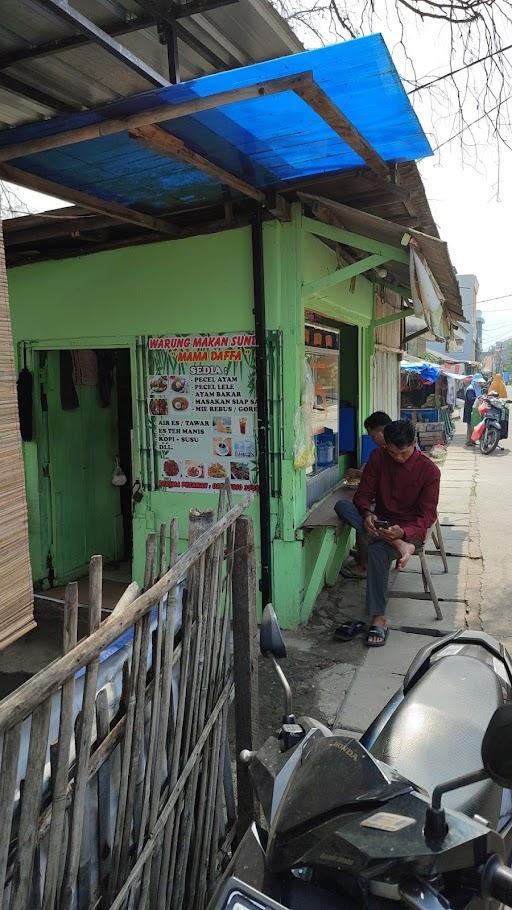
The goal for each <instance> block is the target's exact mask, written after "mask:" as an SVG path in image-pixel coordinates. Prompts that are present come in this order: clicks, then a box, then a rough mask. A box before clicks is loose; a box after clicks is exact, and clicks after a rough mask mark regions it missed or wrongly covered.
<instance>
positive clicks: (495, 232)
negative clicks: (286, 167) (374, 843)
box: [17, 0, 512, 346]
mask: <svg viewBox="0 0 512 910" xmlns="http://www.w3.org/2000/svg"><path fill="white" fill-rule="evenodd" d="M291 2H292V3H294V4H295V5H298V4H300V3H305V2H306V3H307V2H308V0H291ZM338 2H340V0H338ZM358 2H359V0H352V6H353V7H354V8H355V7H357V4H358ZM390 2H391V0H387V6H386V10H387V12H386V18H385V19H383V20H381V21H379V20H378V19H377V20H376V21H375V22H374V27H373V31H374V32H375V31H382V33H383V34H384V38H385V40H386V43H387V45H388V48H389V50H390V52H391V55H392V57H393V60H394V63H395V65H396V67H397V69H398V71H399V73H400V75H401V76H402V77H404V78H405V79H407V78H411V76H412V75H413V73H412V67H413V66H414V72H415V75H416V77H417V79H418V81H419V82H420V83H423V82H424V81H429V80H430V79H432V78H433V77H435V76H436V75H442V74H444V73H446V72H447V71H448V70H449V69H450V68H451V66H450V44H449V30H448V27H447V25H446V24H445V23H442V24H439V23H436V22H432V21H428V20H425V21H424V22H421V21H420V20H419V19H417V18H416V17H414V18H413V19H411V20H410V22H412V24H410V25H409V28H408V31H407V39H406V50H404V47H403V46H402V44H401V43H400V31H399V29H398V27H397V24H396V22H395V21H393V18H392V15H391V13H390V9H391V7H389V3H390ZM308 5H309V4H308ZM376 6H377V7H378V4H376ZM382 7H384V4H382V6H381V8H382ZM319 31H320V32H321V35H322V40H320V39H318V38H317V37H315V36H314V35H313V34H312V33H311V31H310V30H308V29H299V30H298V35H299V37H300V38H301V39H302V40H303V42H304V44H305V46H306V47H308V48H310V47H315V46H319V45H320V44H321V43H327V44H328V43H333V42H334V41H335V40H339V39H338V38H336V36H335V35H333V34H331V33H330V32H329V26H328V24H326V23H323V22H322V20H319ZM500 39H501V44H502V46H505V45H507V44H509V43H510V44H512V24H508V23H506V22H505V23H504V24H503V32H502V34H500ZM479 55H480V54H478V56H479ZM504 58H505V59H506V61H507V63H510V65H511V73H512V51H509V52H508V55H504ZM464 75H465V74H464ZM471 77H472V79H474V81H475V83H477V84H482V80H483V79H485V73H484V71H483V67H482V66H481V65H477V66H475V67H472V68H471ZM461 78H462V77H461ZM404 84H405V87H406V89H410V87H411V86H410V84H409V83H407V82H405V83H404ZM460 84H461V83H460V81H459V85H460ZM511 84H512V79H511ZM511 94H512V89H511ZM411 101H412V103H413V106H414V109H415V110H416V113H417V114H418V116H419V119H420V122H421V124H422V126H423V129H424V130H425V132H426V134H427V136H428V138H429V140H430V142H431V145H432V146H433V147H434V148H435V147H436V146H437V145H440V144H441V143H442V144H443V145H442V148H441V149H439V150H438V151H436V152H435V153H434V154H433V156H432V157H430V158H427V159H425V160H424V161H423V162H420V163H419V167H420V172H421V175H422V178H423V180H424V183H425V188H426V192H427V197H428V199H429V202H430V206H431V209H432V212H433V215H434V219H435V221H436V223H437V225H438V228H439V231H440V234H441V237H442V238H443V239H444V240H446V242H447V243H448V246H449V250H450V254H451V258H452V262H453V264H454V266H455V268H456V270H457V272H458V273H459V274H474V275H476V276H477V278H478V282H479V288H480V289H479V304H478V305H479V308H480V309H481V310H482V312H483V315H484V318H485V324H484V346H489V345H492V344H494V343H495V342H497V341H500V340H504V339H505V338H508V337H512V250H511V249H510V247H511V237H512V230H511V223H512V128H506V130H505V132H507V131H508V134H509V137H508V138H510V147H508V146H507V145H506V144H505V143H500V145H499V146H498V145H497V143H496V140H495V138H494V137H493V136H492V135H489V130H488V127H487V126H486V125H485V122H484V123H480V124H477V125H476V126H475V127H474V128H473V129H471V130H470V131H465V132H464V134H463V138H464V139H465V140H467V141H466V143H465V146H464V148H463V149H462V148H461V144H460V139H454V140H452V141H450V140H451V137H452V136H453V135H454V134H455V133H457V131H458V130H459V129H460V123H459V122H458V121H457V117H456V112H457V102H456V96H455V92H454V90H453V89H452V88H451V85H450V83H449V82H441V83H440V84H439V86H438V87H437V88H436V89H433V90H425V91H421V92H415V93H414V94H413V95H412V96H411ZM464 112H465V116H466V120H467V121H473V120H475V119H477V118H478V117H480V116H481V113H482V109H481V108H480V107H479V106H478V104H476V103H475V102H474V100H473V99H471V98H466V100H465V102H464ZM511 113H512V111H511ZM505 119H506V118H505ZM506 138H507V137H506ZM17 193H18V196H19V197H20V198H22V199H23V201H24V202H26V203H27V205H28V207H29V208H30V210H31V211H44V210H45V209H47V208H51V207H55V206H57V205H62V203H60V202H56V201H55V200H51V199H50V198H49V197H42V196H41V195H40V194H38V193H33V192H31V191H28V190H19V189H17ZM505 295H508V296H505ZM496 297H499V298H503V299H500V300H489V298H496Z"/></svg>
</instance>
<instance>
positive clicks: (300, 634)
mask: <svg viewBox="0 0 512 910" xmlns="http://www.w3.org/2000/svg"><path fill="white" fill-rule="evenodd" d="M456 426H457V431H456V434H455V437H454V439H453V440H452V442H451V444H450V446H449V447H448V453H447V457H446V461H445V463H444V465H443V467H442V480H441V496H440V502H439V518H440V522H441V526H442V531H443V538H444V543H445V548H446V551H447V554H448V563H449V572H448V574H445V573H444V569H443V564H442V561H441V558H440V557H439V555H438V553H437V551H436V550H435V548H434V546H433V543H432V541H428V542H427V547H426V549H427V558H428V564H429V568H430V572H431V574H432V577H433V581H434V584H435V588H436V591H437V595H438V598H439V602H440V606H441V609H442V612H443V617H444V618H443V620H441V621H439V620H437V619H436V615H435V611H434V607H433V605H432V603H430V602H428V601H424V600H418V599H417V598H416V596H415V595H416V594H418V593H421V592H422V591H423V585H422V579H421V574H420V569H419V559H418V558H417V557H416V558H415V557H413V558H412V559H411V562H410V563H409V566H408V568H407V570H406V571H405V572H400V573H398V572H394V571H393V572H392V575H391V580H390V589H391V590H395V591H402V592H404V591H405V592H410V593H411V596H410V597H409V598H400V599H392V598H391V599H390V601H389V604H388V609H387V615H388V617H389V623H390V629H391V631H390V634H389V637H388V641H387V643H386V646H385V647H384V648H378V649H368V648H366V647H365V646H364V642H363V640H362V639H357V640H355V641H353V642H350V643H341V642H337V641H335V640H334V639H333V638H332V633H333V631H334V629H335V628H336V626H337V625H339V624H340V623H341V622H343V621H344V620H345V619H356V618H365V606H364V589H365V585H364V582H360V581H347V580H345V579H343V578H341V577H340V579H339V581H338V582H337V584H336V585H335V587H333V588H326V589H325V590H324V591H323V592H322V594H321V595H320V597H319V599H318V601H317V605H316V607H315V612H314V614H313V616H312V618H311V620H310V622H309V623H308V624H307V625H306V626H304V627H302V628H301V629H299V630H297V631H296V632H293V633H290V632H287V633H286V636H285V637H286V642H287V648H288V654H289V657H288V659H287V660H286V661H284V662H283V669H284V670H285V672H286V673H289V675H290V679H291V683H292V688H293V689H294V694H295V704H294V710H295V711H296V713H297V714H301V713H307V714H310V715H313V716H317V717H319V718H320V719H321V720H323V721H324V722H326V723H327V724H329V725H330V726H331V727H337V728H341V729H346V730H351V731H354V732H363V731H364V730H365V729H366V727H367V726H368V725H369V724H370V722H371V721H372V720H373V718H374V717H375V716H376V714H378V712H379V711H380V710H381V709H382V708H383V707H384V705H385V704H386V702H387V701H388V700H389V698H390V697H391V696H392V695H393V693H394V692H395V691H396V690H397V689H398V688H399V686H400V685H401V683H402V680H403V677H404V675H405V673H406V672H407V670H408V668H409V665H410V663H411V661H412V659H413V657H414V656H415V654H416V653H417V652H418V650H419V649H420V648H422V647H423V646H424V645H426V644H428V643H430V642H432V641H433V640H435V638H437V637H439V636H440V635H443V634H446V633H447V632H449V631H451V630H455V629H460V628H465V627H479V626H478V621H477V619H478V616H479V612H480V602H481V596H482V581H481V579H482V571H483V559H482V553H481V549H480V538H479V524H478V520H477V516H476V509H475V505H476V488H477V479H478V466H479V460H480V459H481V458H482V457H484V456H480V454H479V452H478V451H477V450H475V449H468V448H465V447H464V435H463V429H464V425H463V424H461V423H460V422H459V421H457V424H456ZM511 634H512V633H511ZM261 671H262V686H261V689H262V717H261V734H262V736H264V735H266V733H267V731H268V727H267V724H268V723H272V720H274V721H275V716H276V701H275V700H276V698H277V700H278V704H279V699H280V695H279V691H278V688H277V685H276V683H275V681H274V680H273V675H272V672H271V668H270V667H269V666H268V664H267V663H266V662H262V667H261Z"/></svg>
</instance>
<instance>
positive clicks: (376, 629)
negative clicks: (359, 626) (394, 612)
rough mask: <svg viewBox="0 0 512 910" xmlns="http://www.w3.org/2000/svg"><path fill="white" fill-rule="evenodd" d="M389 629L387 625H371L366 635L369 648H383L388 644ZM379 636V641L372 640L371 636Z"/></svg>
mask: <svg viewBox="0 0 512 910" xmlns="http://www.w3.org/2000/svg"><path fill="white" fill-rule="evenodd" d="M388 633H389V629H388V627H387V626H370V628H369V629H368V634H367V636H366V647H367V648H383V647H384V645H385V644H386V641H387V637H388ZM375 637H376V638H378V639H379V641H370V640H369V639H370V638H375Z"/></svg>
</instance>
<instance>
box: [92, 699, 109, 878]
mask: <svg viewBox="0 0 512 910" xmlns="http://www.w3.org/2000/svg"><path fill="white" fill-rule="evenodd" d="M109 728H110V720H109V710H108V693H107V690H106V689H100V691H99V692H98V694H97V696H96V730H97V737H96V742H97V745H98V746H100V745H101V743H103V742H105V740H106V738H107V736H108V734H109ZM111 766H112V762H111V761H110V759H109V758H108V759H107V760H106V761H105V762H104V763H103V764H102V766H101V768H99V770H98V777H97V782H98V859H99V890H100V893H101V892H102V890H103V886H104V884H105V883H106V882H107V880H108V870H109V865H110V857H111V853H112V847H111V836H110V774H111V770H112V767H111Z"/></svg>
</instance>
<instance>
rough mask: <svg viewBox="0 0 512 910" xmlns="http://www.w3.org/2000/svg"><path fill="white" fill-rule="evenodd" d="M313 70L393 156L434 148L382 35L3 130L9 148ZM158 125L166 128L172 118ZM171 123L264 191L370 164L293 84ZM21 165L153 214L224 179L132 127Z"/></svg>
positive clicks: (406, 157) (1, 141)
mask: <svg viewBox="0 0 512 910" xmlns="http://www.w3.org/2000/svg"><path fill="white" fill-rule="evenodd" d="M306 71H312V73H313V78H314V79H315V81H316V82H317V83H318V85H319V86H320V87H321V88H322V89H323V90H324V92H326V94H327V95H328V96H329V98H330V99H331V100H332V101H333V102H334V104H336V105H337V106H338V107H339V108H340V110H341V111H343V113H344V114H345V115H346V116H347V117H348V118H349V120H351V121H352V123H353V124H354V125H355V126H356V128H357V129H358V130H359V132H360V133H361V134H362V135H363V136H364V138H365V139H366V140H367V141H368V142H369V143H370V144H371V145H372V146H373V148H374V149H375V151H376V152H377V153H378V154H379V155H380V156H381V158H383V159H384V160H385V161H398V162H399V161H413V160H416V159H418V158H423V157H425V156H427V155H430V154H431V149H430V146H429V144H428V141H427V139H426V136H425V134H424V132H423V130H422V128H421V126H420V124H419V121H418V119H417V117H416V115H415V113H414V111H413V109H412V107H411V105H410V102H409V100H408V98H407V95H406V93H405V91H404V89H403V86H402V83H401V81H400V78H399V76H398V73H397V71H396V69H395V66H394V64H393V61H392V59H391V56H390V54H389V51H388V49H387V47H386V45H385V43H384V40H383V38H382V36H381V35H371V36H369V37H366V38H360V39H357V40H354V41H347V42H345V43H343V44H338V45H334V46H332V47H326V48H321V49H319V50H314V51H306V52H304V53H302V54H295V55H293V56H290V57H284V58H280V59H278V60H271V61H267V62H264V63H259V64H255V65H253V66H247V67H244V68H242V69H237V70H230V71H228V72H224V73H216V74H215V75H212V76H206V77H203V78H201V79H195V80H192V81H190V82H186V83H182V84H181V85H173V86H169V87H168V88H163V89H157V90H155V91H151V92H146V93H144V94H143V95H137V96H134V97H131V98H127V99H124V100H122V101H119V102H116V103H113V104H109V105H108V106H106V107H103V108H101V109H100V110H96V111H84V112H83V113H79V114H73V115H71V116H65V117H59V118H55V119H52V120H50V121H39V122H33V123H30V124H26V125H24V126H20V127H17V128H15V129H13V130H9V131H3V132H0V147H2V146H6V145H10V144H11V143H18V142H23V141H25V140H30V139H34V138H37V137H41V136H47V135H53V134H58V133H60V132H64V131H67V130H70V129H74V128H77V127H80V126H86V125H88V124H92V123H98V122H100V121H101V120H103V119H107V118H108V119H110V118H112V117H116V118H117V117H120V118H122V117H125V116H128V115H130V114H134V113H137V112H139V111H143V110H147V109H152V108H155V107H158V106H160V105H163V104H180V103H182V102H185V101H189V100H191V99H193V98H197V97H207V96H209V95H213V94H216V93H218V92H224V91H229V90H231V89H236V88H242V87H245V86H251V85H254V84H255V83H257V82H261V81H266V80H271V79H277V78H280V77H283V76H292V75H295V74H298V73H303V72H306ZM159 125H160V126H161V127H162V128H163V129H165V128H166V124H165V123H160V124H159ZM167 128H168V131H169V132H171V133H172V134H174V135H175V136H178V137H179V138H180V139H182V140H183V141H184V142H185V143H186V144H187V145H188V146H190V147H191V148H193V149H195V150H196V151H198V152H200V153H201V154H202V155H204V156H205V157H207V158H208V159H210V160H212V161H214V162H215V163H217V164H218V165H220V166H222V167H224V168H225V169H226V170H228V171H230V172H231V173H233V174H236V175H237V176H239V177H242V178H243V179H245V180H246V181H247V182H248V183H251V184H252V185H253V186H256V187H258V188H261V189H264V190H266V189H270V188H272V187H275V186H278V185H279V186H280V185H282V184H283V183H286V182H288V181H297V180H300V179H302V178H304V179H308V178H311V177H313V176H316V175H319V174H328V173H334V172H337V171H341V170H346V169H350V168H353V167H359V166H362V165H363V164H364V162H363V161H362V160H361V158H360V157H359V156H358V155H357V154H356V153H355V152H354V151H353V150H352V149H351V148H350V147H349V146H348V145H346V144H345V143H344V142H343V140H342V139H341V138H340V137H339V136H338V135H337V134H336V133H335V132H334V131H333V130H332V129H331V128H330V127H329V126H328V125H327V124H326V123H325V122H324V121H323V120H322V119H321V117H320V116H319V115H317V114H316V113H315V112H314V111H313V110H312V109H311V108H310V107H309V106H308V105H307V104H306V103H305V102H304V101H303V100H302V99H301V98H300V97H298V96H297V95H296V94H294V93H293V92H290V91H288V92H283V93H281V94H276V95H272V96H267V97H262V98H258V99H255V100H248V101H242V102H236V103H232V104H229V105H226V106H224V107H219V108H215V109H213V110H209V111H204V112H201V113H197V114H193V115H189V116H186V117H181V118H179V119H174V120H172V121H169V123H168V124H167ZM11 163H12V164H14V165H15V166H16V167H18V168H20V169H21V170H25V171H29V172H30V173H32V174H37V175H39V176H42V177H45V178H47V179H50V180H53V181H55V182H56V183H60V184H62V185H63V186H67V187H72V188H74V189H79V190H82V191H83V192H89V193H91V194H93V195H96V196H100V197H101V198H103V199H106V200H109V201H116V202H119V203H122V204H125V205H127V206H132V207H134V208H138V209H139V210H148V211H152V212H155V213H156V212H164V211H171V210H173V209H177V208H183V207H184V206H189V205H190V206H192V205H204V204H206V205H208V204H211V203H213V202H216V201H219V200H220V199H221V198H222V197H221V192H222V191H221V186H220V184H219V183H218V182H217V181H216V180H215V179H213V178H211V177H209V176H207V175H205V174H203V173H201V172H200V171H198V170H197V169H195V168H193V167H191V166H190V165H187V164H183V163H181V162H179V161H176V160H174V159H170V158H168V157H164V156H161V155H158V154H156V153H153V152H151V151H150V150H148V149H147V148H146V147H144V146H142V145H141V144H140V143H138V142H136V141H135V140H134V139H131V138H130V137H129V135H128V134H127V133H126V132H125V133H117V134H114V135H109V136H105V137H101V138H98V139H93V140H88V141H85V142H81V143H79V144H75V145H70V146H64V147H62V148H60V149H52V150H47V151H44V152H39V153H38V154H34V155H30V156H27V157H23V158H17V159H15V160H14V161H12V162H11Z"/></svg>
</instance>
